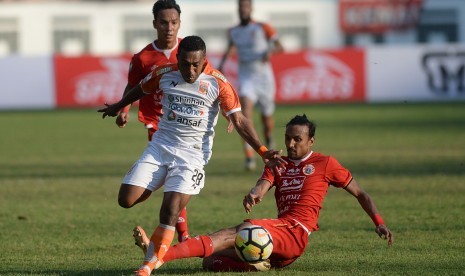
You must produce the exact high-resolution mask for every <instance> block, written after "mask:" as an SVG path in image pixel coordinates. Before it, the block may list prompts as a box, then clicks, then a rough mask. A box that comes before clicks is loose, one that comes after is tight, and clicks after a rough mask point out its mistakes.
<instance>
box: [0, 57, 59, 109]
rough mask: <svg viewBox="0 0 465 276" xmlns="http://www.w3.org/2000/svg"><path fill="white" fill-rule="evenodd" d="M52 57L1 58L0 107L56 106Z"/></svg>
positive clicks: (41, 107) (43, 107) (38, 107)
mask: <svg viewBox="0 0 465 276" xmlns="http://www.w3.org/2000/svg"><path fill="white" fill-rule="evenodd" d="M52 62H53V61H52V57H51V56H44V57H28V58H24V57H18V56H9V57H4V58H1V59H0V80H1V83H2V87H1V89H0V109H27V108H34V109H35V108H37V109H45V108H47V109H48V108H55V88H54V77H55V76H54V72H53V64H52Z"/></svg>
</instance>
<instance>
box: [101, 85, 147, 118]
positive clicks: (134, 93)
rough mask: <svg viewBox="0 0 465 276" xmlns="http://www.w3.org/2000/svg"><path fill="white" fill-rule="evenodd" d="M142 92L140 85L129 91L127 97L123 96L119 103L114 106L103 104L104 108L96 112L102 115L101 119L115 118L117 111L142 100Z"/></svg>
mask: <svg viewBox="0 0 465 276" xmlns="http://www.w3.org/2000/svg"><path fill="white" fill-rule="evenodd" d="M144 95H145V94H144V92H143V91H142V88H141V87H140V84H139V85H137V86H136V87H134V88H133V89H131V91H129V93H128V94H127V95H125V96H124V97H123V98H122V99H121V100H120V101H119V102H117V103H114V104H111V105H110V104H105V106H106V107H104V108H102V109H99V110H97V111H98V112H101V113H102V118H105V117H106V116H110V117H115V116H116V115H118V113H119V111H120V110H121V108H123V107H125V106H127V105H129V104H131V103H133V102H135V101H137V100H138V99H140V98H142V96H144Z"/></svg>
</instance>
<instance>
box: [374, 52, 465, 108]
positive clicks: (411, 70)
mask: <svg viewBox="0 0 465 276" xmlns="http://www.w3.org/2000/svg"><path fill="white" fill-rule="evenodd" d="M366 51H367V52H366V68H367V98H366V100H367V102H368V103H371V102H399V101H405V102H408V101H412V102H419V101H455V100H459V101H460V100H465V45H444V46H439V45H438V46H433V45H422V46H418V45H417V46H397V47H396V46H380V47H369V48H367V49H366Z"/></svg>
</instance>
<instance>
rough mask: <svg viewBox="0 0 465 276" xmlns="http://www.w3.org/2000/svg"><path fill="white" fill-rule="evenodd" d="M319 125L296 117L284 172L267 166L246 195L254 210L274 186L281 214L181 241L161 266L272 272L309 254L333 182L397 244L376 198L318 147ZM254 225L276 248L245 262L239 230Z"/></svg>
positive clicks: (291, 124) (378, 231) (289, 131)
mask: <svg viewBox="0 0 465 276" xmlns="http://www.w3.org/2000/svg"><path fill="white" fill-rule="evenodd" d="M315 129H316V127H315V124H314V123H313V122H311V121H310V120H308V119H307V117H306V116H305V115H303V116H295V117H294V118H293V119H292V120H290V121H289V122H288V123H287V125H286V134H285V144H286V148H287V157H283V158H284V160H286V161H287V164H286V165H285V168H284V169H281V170H280V174H275V173H273V172H272V170H270V169H269V168H268V167H265V169H264V170H263V173H262V176H261V177H260V178H259V180H258V182H257V183H256V185H255V187H253V188H252V189H251V190H250V192H249V194H247V195H246V196H245V197H244V200H243V205H244V208H245V211H246V212H247V213H249V212H250V211H251V210H252V207H253V206H254V205H256V204H258V203H260V202H261V201H262V199H263V197H264V196H265V195H266V193H267V192H268V191H269V190H270V189H271V188H273V187H274V188H275V190H274V196H275V200H276V205H277V209H278V217H277V218H274V219H271V218H269V219H246V220H244V222H243V223H241V224H239V225H237V226H235V227H231V228H227V229H222V230H219V231H217V232H215V233H213V234H209V235H204V236H198V237H195V238H192V239H190V240H188V241H185V242H181V243H179V244H177V245H175V246H172V247H171V248H170V249H169V250H168V252H167V253H166V255H165V256H164V257H163V259H162V260H159V261H158V263H157V265H156V267H160V266H161V265H162V264H163V263H164V262H168V261H171V260H174V259H180V258H188V257H202V258H204V260H203V266H204V268H205V269H207V270H213V271H251V270H252V271H253V270H260V271H266V270H269V269H270V268H282V267H285V266H288V265H290V264H291V263H293V262H294V261H295V260H296V259H297V258H299V257H300V256H301V255H302V254H303V253H304V251H305V248H306V247H307V244H308V238H309V236H310V234H311V232H313V231H317V230H318V217H319V215H320V209H321V208H322V203H323V200H324V198H325V196H326V194H327V191H328V188H329V186H333V187H336V188H342V189H344V190H346V191H347V192H348V193H349V194H351V195H353V196H354V197H355V198H356V199H357V201H358V202H359V204H360V206H361V207H362V209H363V210H364V211H365V212H366V213H367V215H368V216H369V217H370V218H371V219H372V220H373V223H374V224H375V232H376V234H378V235H379V236H380V237H381V238H383V239H385V240H387V244H388V245H392V243H393V241H394V236H393V234H392V232H391V231H390V230H389V229H388V228H387V227H386V224H385V223H384V221H383V219H382V218H381V216H380V214H379V211H378V209H377V208H376V205H375V203H374V202H373V200H372V198H371V197H370V196H369V195H368V194H367V193H366V192H365V191H364V190H363V189H362V188H361V187H360V186H359V184H358V183H357V181H355V179H354V178H353V177H352V174H351V173H350V172H349V171H348V170H347V169H346V168H344V167H343V166H342V165H341V164H339V162H338V161H337V160H336V159H335V158H334V157H332V156H327V155H323V154H321V153H318V152H313V151H312V147H313V144H314V142H315ZM252 224H254V225H260V226H262V227H264V228H265V229H267V230H268V232H270V234H271V236H272V239H273V252H272V254H271V256H270V258H269V260H266V261H263V262H260V263H256V264H248V263H245V262H243V261H241V260H240V259H239V257H238V256H237V254H236V252H235V250H234V240H235V237H236V234H237V233H238V232H239V230H240V229H242V228H243V227H245V226H248V225H252ZM138 230H139V231H142V232H141V233H142V235H141V237H140V238H141V239H146V240H147V239H148V238H147V237H146V236H145V235H144V234H143V230H142V228H141V227H138Z"/></svg>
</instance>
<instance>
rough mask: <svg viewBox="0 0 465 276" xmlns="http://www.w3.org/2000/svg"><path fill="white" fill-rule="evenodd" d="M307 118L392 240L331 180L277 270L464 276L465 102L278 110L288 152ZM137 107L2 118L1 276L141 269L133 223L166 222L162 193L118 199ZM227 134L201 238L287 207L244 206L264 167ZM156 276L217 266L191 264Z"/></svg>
mask: <svg viewBox="0 0 465 276" xmlns="http://www.w3.org/2000/svg"><path fill="white" fill-rule="evenodd" d="M302 113H306V114H307V115H308V116H309V117H311V118H312V119H313V120H314V121H315V122H316V123H317V132H316V143H315V147H314V150H316V151H320V152H323V153H326V154H331V155H334V156H335V157H336V158H338V160H339V161H340V162H341V163H342V164H343V165H345V166H346V167H347V168H349V169H350V170H351V171H352V173H353V175H354V177H355V178H356V179H357V180H358V182H359V183H360V185H361V186H362V187H363V188H364V189H365V190H366V191H367V192H368V193H370V195H371V196H372V197H373V198H374V200H375V202H376V204H377V205H378V208H379V209H380V211H381V214H382V216H383V218H384V220H385V221H386V222H387V224H388V227H390V228H391V229H392V231H393V232H394V235H395V241H394V246H393V247H391V248H387V246H386V244H385V241H383V240H381V239H379V238H378V237H377V235H376V234H375V233H374V231H373V230H374V227H373V224H372V222H371V220H370V218H368V217H367V216H366V214H365V213H364V212H363V211H362V209H361V208H360V206H359V205H358V203H357V202H356V200H355V199H354V198H353V197H351V196H350V195H349V194H348V193H347V192H345V191H343V190H339V189H335V188H330V191H329V194H328V196H327V198H326V200H325V203H324V208H323V210H322V212H321V216H320V221H319V224H320V227H321V229H320V231H317V232H314V233H312V235H311V237H310V242H309V246H308V248H307V251H306V252H305V254H304V255H303V256H302V257H301V258H300V259H298V260H297V261H296V262H295V263H294V264H292V265H291V266H289V267H287V268H285V269H283V270H277V271H271V272H268V273H267V275H278V274H279V275H293V276H294V275H309V274H312V275H373V274H377V275H420V274H421V275H460V274H461V275H463V274H464V271H465V235H464V233H465V232H464V229H465V222H464V214H465V196H464V195H465V165H464V163H465V103H434V104H385V105H319V106H313V105H307V106H279V107H278V109H277V113H276V126H277V127H276V130H275V138H276V141H277V142H278V146H279V147H281V148H283V149H284V145H283V133H284V125H285V123H286V122H287V121H288V120H289V119H290V118H291V117H293V116H294V115H296V114H302ZM132 115H133V116H132V120H131V122H130V123H129V124H128V126H127V127H126V128H124V129H118V128H117V127H116V126H115V124H114V119H113V118H110V119H105V120H102V119H101V117H100V115H99V114H98V113H97V112H96V111H95V110H59V111H28V112H20V111H11V112H1V113H0V126H1V133H0V275H131V272H132V271H133V270H134V269H136V268H137V267H138V266H139V265H140V263H141V260H142V258H143V256H142V253H141V251H140V250H139V249H138V248H137V247H136V246H134V245H133V242H132V236H131V234H132V232H131V229H132V227H133V226H134V225H136V224H141V225H143V226H144V227H145V228H147V229H153V228H154V227H155V226H156V225H157V224H158V220H157V217H158V210H159V205H160V202H161V201H160V199H161V192H160V191H158V192H156V193H154V194H153V195H152V196H151V198H150V199H149V200H148V201H146V202H144V203H142V204H140V205H137V206H136V207H134V208H132V209H129V210H125V209H122V208H120V207H119V206H118V204H117V201H116V197H117V192H118V188H119V185H120V181H121V179H122V177H123V175H124V174H125V172H126V171H127V170H128V169H129V168H130V166H131V165H132V163H133V162H134V161H135V160H136V159H137V158H138V156H139V154H140V153H141V152H142V151H143V149H144V148H145V146H146V140H145V139H146V132H145V130H144V129H143V128H142V126H141V124H139V123H138V122H136V115H135V113H133V114H132ZM256 122H258V117H257V120H256ZM257 127H258V128H259V129H260V125H257ZM216 131H217V136H216V138H215V145H214V153H213V158H212V160H211V161H210V163H209V164H208V165H207V167H206V172H207V177H206V183H205V188H204V189H203V191H202V192H201V194H200V195H199V196H197V197H194V198H193V199H192V200H191V202H190V203H189V206H188V216H189V217H188V219H189V226H190V232H191V234H194V235H195V234H204V233H208V232H212V231H215V230H217V229H219V228H222V227H227V226H232V225H235V224H238V223H239V222H240V221H241V220H242V219H243V218H246V217H274V216H275V214H276V210H275V207H274V200H273V197H272V194H270V195H269V196H268V197H267V198H266V199H265V200H264V202H263V203H262V204H261V205H259V206H257V207H256V208H255V209H254V210H253V212H252V213H251V214H250V215H246V214H245V213H244V212H243V209H242V204H241V202H242V197H243V196H244V195H245V193H247V192H248V190H249V189H250V187H251V186H252V185H254V183H255V181H256V179H257V177H258V176H259V174H260V173H259V171H257V172H244V170H243V156H242V150H241V142H240V140H239V136H238V135H237V134H236V133H233V134H227V133H226V124H225V120H224V119H222V118H220V119H219V124H218V126H217V128H216ZM150 231H151V230H149V232H150ZM156 274H165V275H181V274H182V275H188V274H195V275H211V274H212V273H206V272H203V271H202V270H201V260H200V259H198V258H194V259H184V260H177V261H174V262H171V263H168V264H165V265H164V266H163V267H162V268H160V269H159V270H157V271H156ZM223 274H224V275H239V274H240V273H222V275H223Z"/></svg>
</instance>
